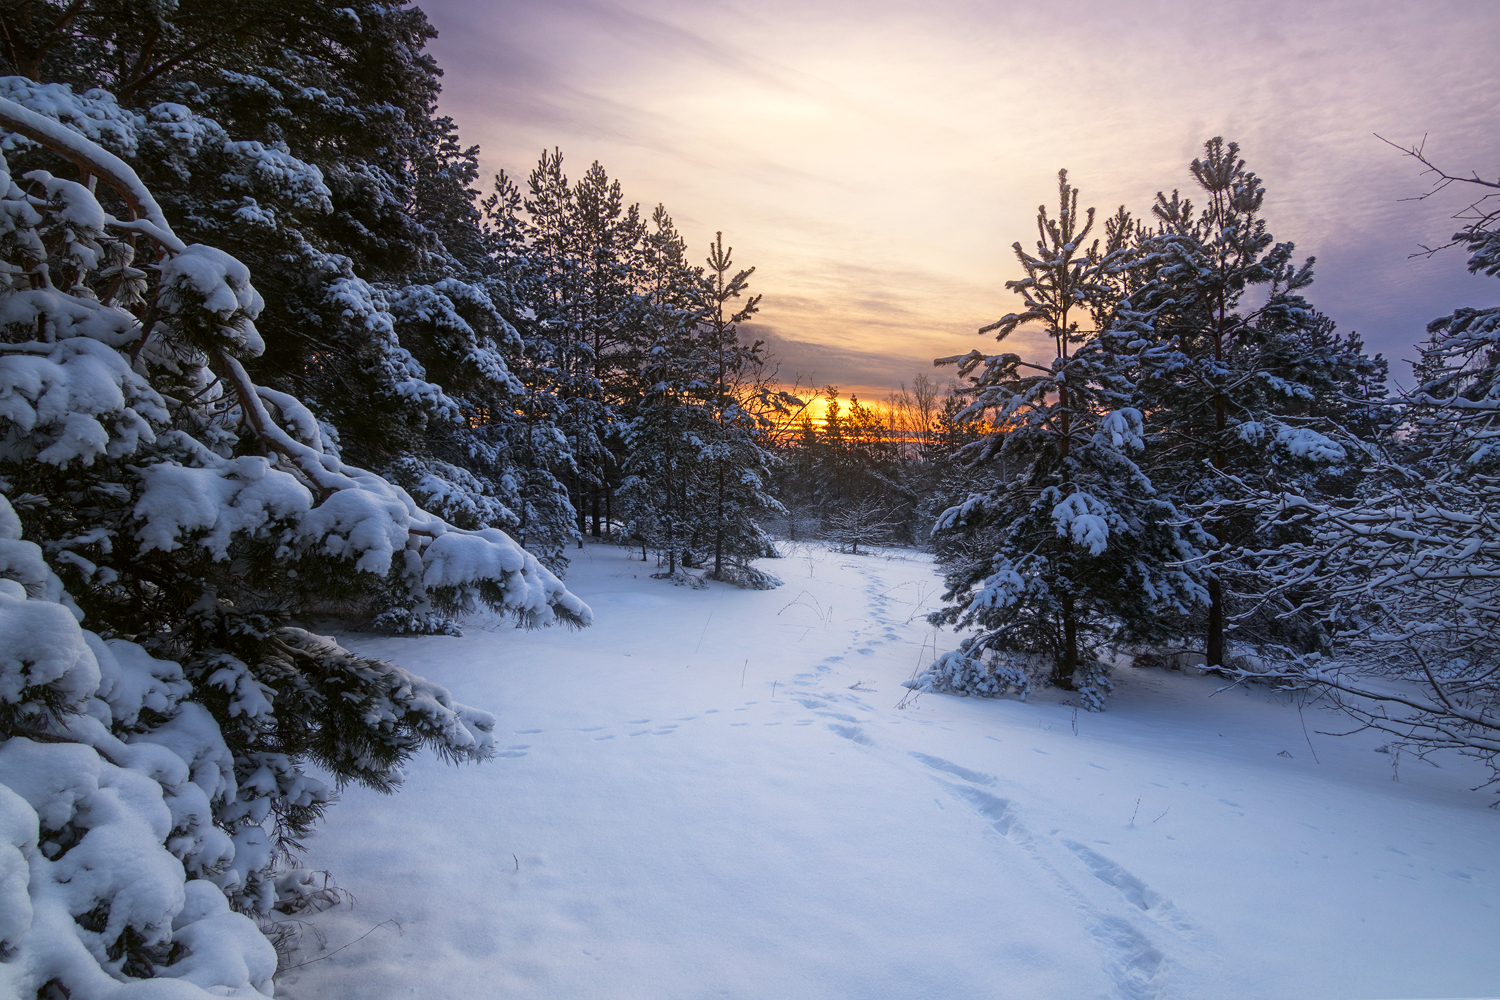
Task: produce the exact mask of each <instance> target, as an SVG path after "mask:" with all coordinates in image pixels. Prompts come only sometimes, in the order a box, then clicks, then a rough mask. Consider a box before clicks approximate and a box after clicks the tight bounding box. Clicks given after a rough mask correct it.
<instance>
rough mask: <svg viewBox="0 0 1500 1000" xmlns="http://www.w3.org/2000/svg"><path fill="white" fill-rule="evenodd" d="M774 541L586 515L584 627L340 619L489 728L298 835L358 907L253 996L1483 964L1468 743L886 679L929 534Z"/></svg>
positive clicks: (1202, 988) (1158, 983) (755, 994)
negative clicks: (913, 688)
mask: <svg viewBox="0 0 1500 1000" xmlns="http://www.w3.org/2000/svg"><path fill="white" fill-rule="evenodd" d="M793 549H794V553H793V555H792V556H791V557H789V558H787V559H783V560H780V561H778V562H775V563H771V564H767V565H768V566H769V568H771V569H772V571H773V572H775V573H776V574H777V575H778V576H780V577H782V578H783V579H784V580H786V585H785V586H783V587H781V588H780V589H778V590H774V591H766V592H753V591H739V590H735V589H733V588H730V587H726V586H722V585H718V584H714V585H713V586H712V587H711V588H710V589H708V590H704V591H692V590H689V589H687V588H684V587H673V586H671V585H669V584H666V583H664V582H662V581H657V580H651V579H649V574H650V572H653V571H654V570H655V566H654V564H642V563H641V562H640V561H639V559H638V557H637V558H632V553H630V552H629V551H628V550H626V549H621V548H615V547H611V546H594V545H590V546H589V547H587V548H585V549H584V550H583V551H581V552H575V553H573V555H574V556H575V557H576V558H575V560H574V563H573V566H572V568H571V569H570V572H569V576H568V581H567V582H568V586H569V589H570V590H572V591H573V592H574V593H576V594H578V595H579V596H580V597H581V598H582V599H583V600H585V601H587V602H588V603H589V605H590V606H591V607H592V608H593V610H594V616H595V624H594V626H593V627H591V628H589V629H585V630H581V631H564V630H561V629H547V630H539V631H532V632H526V631H521V630H517V629H515V628H513V627H512V626H511V625H510V624H509V623H507V622H501V621H499V620H488V621H484V622H471V623H470V626H469V630H468V634H466V635H465V636H463V637H461V638H455V637H424V638H406V639H378V640H377V639H367V640H358V639H354V640H350V638H349V637H344V641H345V642H346V644H350V645H352V646H353V648H355V649H356V650H357V651H358V652H361V653H365V654H369V655H374V656H380V657H385V658H389V659H392V660H395V661H396V662H398V663H401V664H402V665H403V666H405V667H406V668H408V669H410V670H412V671H414V672H416V673H419V674H422V675H424V676H426V677H428V678H429V679H431V680H433V681H435V682H438V683H441V684H445V685H447V686H449V687H450V688H451V689H453V690H454V691H455V694H456V695H457V696H459V697H461V698H462V699H463V700H465V701H466V702H469V703H471V704H476V705H479V706H482V707H484V708H486V709H488V710H490V711H492V712H494V713H495V714H496V715H497V717H498V719H499V723H498V725H497V727H496V742H497V746H498V747H499V748H500V755H501V757H502V759H500V760H496V761H493V762H490V763H487V764H483V765H479V766H477V767H462V768H453V767H445V766H443V765H441V764H440V763H439V762H437V761H436V760H433V759H431V758H423V759H420V760H418V761H416V762H415V763H414V764H413V765H411V766H410V767H409V768H408V781H407V785H406V787H405V788H404V790H403V791H401V792H400V793H399V794H398V795H397V796H396V797H395V798H386V797H383V796H380V795H377V794H374V793H371V792H368V791H365V790H362V789H353V788H351V789H347V790H346V791H345V792H344V795H343V801H342V802H341V803H339V804H338V805H337V806H336V807H335V808H334V809H333V810H331V812H330V815H329V819H328V821H327V823H326V825H325V826H324V827H323V828H322V829H321V831H320V832H319V833H318V834H317V835H316V836H315V837H314V838H313V839H312V841H311V842H310V845H309V847H310V852H309V855H308V857H307V858H306V859H305V863H306V864H308V865H309V866H311V867H316V868H325V867H326V868H328V869H330V870H332V871H333V872H334V873H335V875H336V877H337V878H338V880H339V882H340V884H342V885H343V886H344V887H345V888H347V889H348V890H350V891H351V892H352V894H353V896H354V898H355V900H356V903H355V905H354V906H353V907H352V908H339V909H336V910H332V911H328V912H325V913H322V914H319V915H316V916H315V917H313V918H312V924H313V926H314V927H316V929H317V930H318V931H319V932H320V933H322V934H323V935H324V936H325V937H326V941H327V945H326V950H325V951H321V952H320V951H318V950H317V947H316V945H315V943H314V935H313V934H312V933H311V932H309V933H308V934H307V935H306V936H305V941H306V942H307V947H306V948H305V950H304V952H303V953H302V955H301V956H300V958H299V959H298V961H302V962H308V963H310V964H307V965H304V966H302V967H301V968H295V969H292V970H290V971H288V972H286V973H284V974H283V975H282V976H281V977H280V979H279V992H280V994H281V995H283V996H288V997H292V998H294V1000H297V998H303V1000H311V998H325V997H327V998H337V997H368V996H377V995H378V996H383V997H386V996H388V997H401V996H434V997H437V996H442V997H476V998H478V997H485V998H488V997H523V998H527V1000H532V998H536V1000H542V998H574V997H583V996H587V997H596V998H635V997H640V998H647V997H652V998H656V997H664V998H698V997H731V998H746V1000H748V998H766V1000H770V998H784V997H789V996H797V997H807V998H823V997H827V998H835V997H838V998H847V997H859V998H871V1000H875V998H896V997H901V998H906V997H912V998H917V997H931V998H949V997H1015V998H1050V997H1058V998H1063V997H1066V998H1084V997H1101V998H1105V997H1108V998H1145V997H1246V998H1249V997H1257V998H1259V997H1287V998H1300V997H1307V998H1313V997H1320V998H1321V997H1338V998H1349V1000H1354V998H1360V997H1366V998H1375V997H1388V998H1395V997H1434V996H1464V995H1469V996H1478V995H1482V994H1485V993H1495V992H1496V991H1497V990H1500V953H1497V950H1496V949H1495V948H1494V945H1493V942H1494V941H1495V939H1496V931H1497V930H1500V912H1497V910H1496V909H1495V908H1494V906H1495V903H1496V898H1497V897H1496V891H1495V890H1496V888H1497V886H1500V850H1497V847H1496V843H1497V838H1496V826H1497V824H1500V815H1497V814H1496V812H1494V811H1492V810H1490V809H1488V808H1486V807H1487V806H1488V804H1489V803H1490V801H1491V800H1492V798H1493V796H1491V795H1488V794H1485V793H1474V792H1471V791H1469V790H1468V787H1469V786H1470V785H1473V784H1476V783H1477V781H1478V773H1479V772H1478V771H1477V770H1470V769H1468V768H1466V767H1464V766H1463V764H1462V762H1459V761H1454V760H1450V759H1445V760H1441V761H1440V762H1439V763H1441V765H1442V766H1441V767H1440V768H1434V767H1431V766H1429V765H1427V764H1423V763H1421V762H1419V761H1411V760H1407V759H1404V758H1403V759H1401V760H1400V761H1399V762H1398V766H1399V769H1398V772H1397V773H1398V774H1399V778H1400V780H1399V781H1393V780H1392V772H1393V769H1392V758H1391V755H1389V754H1381V753H1373V752H1371V751H1372V750H1373V749H1374V747H1375V746H1376V745H1378V743H1379V742H1380V741H1378V740H1375V739H1373V738H1370V737H1369V736H1368V735H1366V734H1362V735H1360V736H1355V737H1350V738H1344V739H1334V738H1331V737H1329V736H1325V735H1321V734H1320V732H1319V731H1320V730H1321V731H1342V730H1343V729H1346V728H1348V726H1347V724H1346V721H1345V720H1344V719H1342V718H1341V717H1338V716H1334V715H1330V714H1329V713H1326V712H1323V711H1321V710H1319V709H1317V708H1315V707H1309V708H1307V709H1306V710H1304V711H1303V712H1302V713H1301V714H1300V715H1299V712H1298V710H1297V708H1296V707H1295V705H1294V704H1292V703H1291V702H1289V701H1287V700H1286V699H1285V698H1284V697H1282V696H1277V695H1271V694H1268V693H1266V692H1263V691H1255V690H1252V691H1248V692H1246V691H1230V692H1224V693H1222V694H1218V695H1214V694H1213V692H1214V691H1215V690H1216V688H1217V687H1218V686H1219V684H1218V683H1216V682H1215V681H1213V680H1212V679H1209V678H1193V677H1185V676H1182V675H1177V674H1166V673H1163V672H1160V671H1154V670H1153V671H1134V670H1127V671H1119V672H1117V673H1116V675H1115V680H1116V683H1117V691H1116V694H1115V696H1114V697H1113V698H1112V700H1111V702H1110V709H1109V711H1108V712H1106V713H1104V714H1102V715H1099V714H1090V713H1084V712H1079V713H1077V714H1076V717H1075V714H1074V712H1073V710H1072V708H1071V707H1070V706H1068V705H1066V704H1064V703H1063V701H1062V699H1061V698H1060V697H1059V694H1060V693H1059V692H1055V691H1041V692H1038V694H1037V695H1035V696H1034V697H1033V699H1032V700H1031V702H1029V703H1027V704H1021V703H1017V702H1014V701H990V700H978V699H960V698H953V697H948V696H941V695H931V694H926V695H922V696H920V697H918V698H915V699H914V701H913V700H912V699H907V702H906V707H904V708H898V707H897V705H898V703H901V702H902V700H903V697H904V696H905V695H907V692H906V691H905V689H903V688H902V687H901V686H900V682H901V681H903V680H905V679H906V678H907V677H909V676H911V674H912V672H913V669H914V668H915V667H916V666H917V664H918V662H919V660H920V662H921V663H922V664H924V665H925V664H926V663H927V662H929V661H930V660H931V658H932V655H933V652H934V649H936V651H938V652H942V651H945V650H947V649H951V648H953V646H955V645H956V639H955V637H954V636H953V635H952V634H950V633H942V634H939V635H937V636H936V646H934V635H933V632H932V629H931V628H930V627H929V626H927V625H926V623H925V622H924V621H923V620H922V618H921V613H924V612H925V611H929V610H932V609H933V608H935V607H936V606H937V602H938V598H939V596H940V583H939V581H938V580H937V578H936V577H935V576H934V575H933V567H932V564H931V561H930V559H928V558H927V557H925V556H922V555H917V554H912V553H905V552H892V553H883V554H878V555H874V556H859V557H854V556H847V555H839V554H836V553H830V552H827V551H825V550H823V549H820V548H817V547H801V546H797V547H793ZM1304 721H1305V723H1306V735H1304V731H1303V722H1304ZM1075 722H1076V734H1075V728H1074V726H1075ZM1309 743H1311V745H1312V748H1315V749H1316V753H1317V757H1318V759H1317V760H1316V761H1314V760H1313V756H1312V752H1311V750H1310V748H1309ZM1282 754H1289V755H1290V756H1281V755H1282ZM388 921H389V922H388ZM377 925H378V926H377ZM398 925H399V929H398ZM361 935H366V936H364V937H361ZM350 942H353V943H350ZM346 944H347V945H348V946H347V947H343V946H344V945H346ZM341 947H342V948H343V950H340V951H337V952H334V949H338V948H341ZM323 956H327V957H326V958H325V957H323Z"/></svg>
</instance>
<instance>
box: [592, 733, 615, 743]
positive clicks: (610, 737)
mask: <svg viewBox="0 0 1500 1000" xmlns="http://www.w3.org/2000/svg"><path fill="white" fill-rule="evenodd" d="M614 738H615V737H614V734H613V733H611V734H610V735H608V736H595V737H594V742H596V743H597V742H598V741H599V740H612V739H614Z"/></svg>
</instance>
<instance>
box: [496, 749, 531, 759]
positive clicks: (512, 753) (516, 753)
mask: <svg viewBox="0 0 1500 1000" xmlns="http://www.w3.org/2000/svg"><path fill="white" fill-rule="evenodd" d="M495 756H496V757H524V756H526V751H525V750H501V751H500V752H499V753H497V754H495Z"/></svg>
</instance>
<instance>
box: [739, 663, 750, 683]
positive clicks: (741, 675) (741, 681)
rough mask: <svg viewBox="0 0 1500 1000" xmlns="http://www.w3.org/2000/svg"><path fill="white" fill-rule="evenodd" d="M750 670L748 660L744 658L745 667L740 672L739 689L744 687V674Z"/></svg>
mask: <svg viewBox="0 0 1500 1000" xmlns="http://www.w3.org/2000/svg"><path fill="white" fill-rule="evenodd" d="M749 669H750V658H749V657H748V656H747V657H746V658H745V666H744V667H743V668H741V670H740V687H744V686H745V673H746V671H748V670H749Z"/></svg>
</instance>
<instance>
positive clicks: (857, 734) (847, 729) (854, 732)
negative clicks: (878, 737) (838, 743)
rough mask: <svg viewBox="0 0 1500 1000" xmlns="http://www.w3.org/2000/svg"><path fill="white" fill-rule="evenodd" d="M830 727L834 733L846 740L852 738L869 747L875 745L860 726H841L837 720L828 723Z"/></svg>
mask: <svg viewBox="0 0 1500 1000" xmlns="http://www.w3.org/2000/svg"><path fill="white" fill-rule="evenodd" d="M828 728H829V730H831V731H832V732H833V733H835V734H837V735H839V736H842V737H843V738H844V739H846V740H852V741H853V742H855V743H859V744H862V745H864V746H867V747H869V746H874V745H875V744H874V743H873V742H872V741H871V740H870V738H869V737H868V736H866V735H865V731H864V730H863V729H861V728H859V727H858V726H841V725H839V724H838V723H836V722H830V723H829V724H828Z"/></svg>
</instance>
